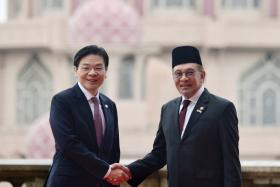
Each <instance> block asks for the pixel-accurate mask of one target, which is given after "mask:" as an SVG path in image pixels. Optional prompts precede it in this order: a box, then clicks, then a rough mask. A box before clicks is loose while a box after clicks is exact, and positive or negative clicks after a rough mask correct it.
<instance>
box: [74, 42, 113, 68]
mask: <svg viewBox="0 0 280 187" xmlns="http://www.w3.org/2000/svg"><path fill="white" fill-rule="evenodd" d="M91 54H92V55H98V56H100V57H102V58H103V60H104V62H105V69H107V68H108V65H109V56H108V54H107V52H106V51H105V49H104V48H103V47H98V46H97V45H88V46H85V47H83V48H81V49H80V50H79V51H78V52H77V53H76V54H75V56H74V66H75V67H76V68H78V67H79V64H80V61H81V59H82V58H83V57H85V56H88V55H91Z"/></svg>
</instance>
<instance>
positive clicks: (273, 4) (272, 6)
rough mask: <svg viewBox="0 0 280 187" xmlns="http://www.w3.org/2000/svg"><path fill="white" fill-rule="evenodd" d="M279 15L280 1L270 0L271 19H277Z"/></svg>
mask: <svg viewBox="0 0 280 187" xmlns="http://www.w3.org/2000/svg"><path fill="white" fill-rule="evenodd" d="M277 13H278V0H270V2H269V17H273V18H276V17H277Z"/></svg>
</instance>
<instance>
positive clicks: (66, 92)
mask: <svg viewBox="0 0 280 187" xmlns="http://www.w3.org/2000/svg"><path fill="white" fill-rule="evenodd" d="M73 91H74V90H73V88H68V89H66V90H62V91H60V92H58V93H56V94H55V95H54V96H53V98H67V97H70V96H72V95H73Z"/></svg>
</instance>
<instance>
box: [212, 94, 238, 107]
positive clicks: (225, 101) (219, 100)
mask: <svg viewBox="0 0 280 187" xmlns="http://www.w3.org/2000/svg"><path fill="white" fill-rule="evenodd" d="M210 100H211V101H212V102H213V103H215V104H219V105H223V106H228V105H234V104H233V102H232V101H230V100H228V99H226V98H223V97H220V96H217V95H214V94H210Z"/></svg>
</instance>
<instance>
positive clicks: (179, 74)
mask: <svg viewBox="0 0 280 187" xmlns="http://www.w3.org/2000/svg"><path fill="white" fill-rule="evenodd" d="M198 71H199V70H195V69H193V70H188V71H186V72H182V71H180V70H176V71H175V72H173V73H172V75H173V78H175V79H181V78H183V76H185V77H187V78H191V77H193V76H194V74H195V73H196V72H198Z"/></svg>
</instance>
